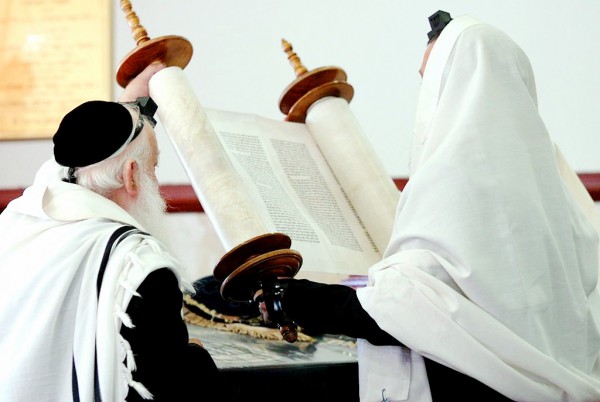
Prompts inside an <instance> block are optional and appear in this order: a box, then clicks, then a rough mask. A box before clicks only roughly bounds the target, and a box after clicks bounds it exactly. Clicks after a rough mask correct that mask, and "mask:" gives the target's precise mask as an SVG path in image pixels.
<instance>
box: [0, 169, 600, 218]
mask: <svg viewBox="0 0 600 402" xmlns="http://www.w3.org/2000/svg"><path fill="white" fill-rule="evenodd" d="M579 177H580V178H581V181H582V182H583V184H584V186H585V188H586V189H587V191H588V192H589V193H590V195H591V196H592V199H593V200H594V201H598V202H600V173H580V174H579ZM407 182H408V179H404V178H399V179H394V183H396V187H398V189H399V190H403V189H404V186H406V183H407ZM160 190H161V192H162V194H163V196H164V197H165V199H166V200H167V205H168V209H167V211H168V212H203V211H204V210H203V209H202V205H200V201H198V197H197V196H196V193H195V192H194V189H193V188H192V186H190V185H187V184H182V185H164V186H161V187H160ZM21 194H23V189H22V188H16V189H3V190H0V211H3V210H4V208H6V205H8V203H9V202H10V201H12V200H14V199H15V198H17V197H19V196H20V195H21Z"/></svg>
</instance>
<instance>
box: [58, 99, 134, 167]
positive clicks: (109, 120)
mask: <svg viewBox="0 0 600 402" xmlns="http://www.w3.org/2000/svg"><path fill="white" fill-rule="evenodd" d="M132 131H133V119H132V118H131V114H130V113H129V110H128V109H127V108H126V107H125V106H123V105H121V104H119V103H117V102H107V101H100V100H94V101H89V102H85V103H83V104H81V105H79V106H77V107H76V108H75V109H73V110H71V111H70V112H69V113H67V114H66V115H65V117H63V119H62V121H61V122H60V125H59V126H58V130H57V131H56V133H55V134H54V137H53V138H52V140H53V142H54V158H55V159H56V162H58V163H59V164H60V165H62V166H67V167H71V168H77V167H84V166H88V165H92V164H94V163H98V162H101V161H103V160H105V159H107V158H108V157H110V156H111V155H113V154H114V153H115V152H117V151H118V150H119V149H120V148H121V147H122V146H123V145H124V144H125V143H126V142H127V141H128V139H129V137H130V136H131V133H132Z"/></svg>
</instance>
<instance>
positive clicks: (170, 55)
mask: <svg viewBox="0 0 600 402" xmlns="http://www.w3.org/2000/svg"><path fill="white" fill-rule="evenodd" d="M120 3H121V9H122V10H123V12H124V13H125V17H126V18H127V23H128V24H129V27H130V28H131V33H132V35H133V39H134V40H135V42H136V44H137V47H136V48H134V49H133V50H131V51H130V52H129V53H128V54H127V55H125V57H124V58H123V59H122V60H121V63H120V65H119V67H118V69H117V83H118V84H119V85H120V86H121V87H123V88H125V87H126V86H127V84H128V83H129V81H131V80H132V79H133V78H134V77H136V76H137V75H138V74H139V73H141V72H142V71H143V70H144V69H145V68H146V67H147V66H149V65H150V64H152V63H153V62H155V61H161V62H163V63H164V64H165V65H166V66H167V67H170V66H178V67H181V68H182V69H183V68H185V66H187V65H188V63H189V62H190V60H191V58H192V53H193V49H192V44H191V43H190V42H189V41H188V40H187V39H185V38H183V37H181V36H175V35H169V36H161V37H159V38H155V39H150V38H149V37H148V34H147V33H146V29H144V27H143V26H142V25H141V24H140V20H139V19H138V17H137V14H136V13H135V12H134V11H133V9H132V7H131V2H130V1H129V0H121V2H120Z"/></svg>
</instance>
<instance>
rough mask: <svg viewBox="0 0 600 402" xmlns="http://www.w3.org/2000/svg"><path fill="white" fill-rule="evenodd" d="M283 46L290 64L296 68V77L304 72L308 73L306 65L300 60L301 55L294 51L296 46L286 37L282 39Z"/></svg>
mask: <svg viewBox="0 0 600 402" xmlns="http://www.w3.org/2000/svg"><path fill="white" fill-rule="evenodd" d="M281 46H282V47H283V51H284V52H285V53H286V54H287V58H288V60H289V61H290V64H291V65H292V67H293V68H294V72H295V73H296V77H300V76H301V75H303V74H304V73H306V71H307V70H306V67H304V65H303V64H302V62H301V61H300V57H298V55H297V54H296V52H294V48H293V47H292V44H291V43H290V42H288V41H287V40H285V39H282V40H281Z"/></svg>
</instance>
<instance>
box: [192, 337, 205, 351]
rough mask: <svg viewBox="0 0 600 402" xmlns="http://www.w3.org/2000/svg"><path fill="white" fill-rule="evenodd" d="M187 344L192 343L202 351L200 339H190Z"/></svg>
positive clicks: (202, 346)
mask: <svg viewBox="0 0 600 402" xmlns="http://www.w3.org/2000/svg"><path fill="white" fill-rule="evenodd" d="M189 343H194V344H196V345H198V346H200V347H201V348H202V349H204V345H203V344H202V342H200V339H196V338H190V340H189Z"/></svg>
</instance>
